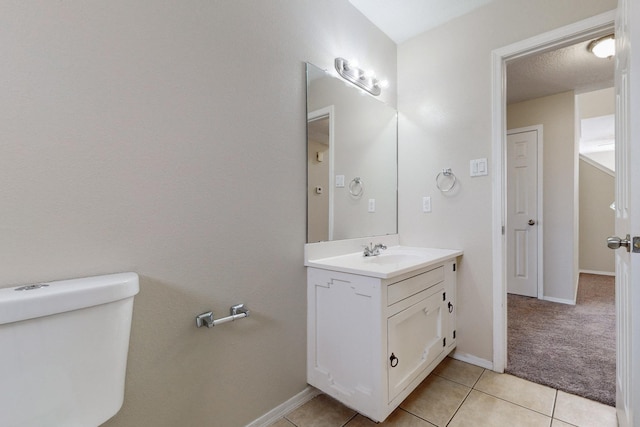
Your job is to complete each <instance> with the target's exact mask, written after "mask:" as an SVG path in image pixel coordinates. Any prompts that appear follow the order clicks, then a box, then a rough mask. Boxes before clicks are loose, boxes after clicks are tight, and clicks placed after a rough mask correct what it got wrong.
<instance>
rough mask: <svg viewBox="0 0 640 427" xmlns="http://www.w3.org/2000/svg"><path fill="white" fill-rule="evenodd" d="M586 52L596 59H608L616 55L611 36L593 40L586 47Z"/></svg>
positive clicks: (614, 43) (613, 38)
mask: <svg viewBox="0 0 640 427" xmlns="http://www.w3.org/2000/svg"><path fill="white" fill-rule="evenodd" d="M587 50H588V51H589V52H591V53H593V54H594V55H595V56H597V57H598V58H606V59H609V58H611V57H613V55H615V54H616V39H615V36H614V35H613V34H609V35H608V36H604V37H600V38H598V39H595V40H594V41H592V42H591V43H589V45H588V46H587Z"/></svg>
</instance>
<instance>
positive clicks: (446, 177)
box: [436, 168, 457, 193]
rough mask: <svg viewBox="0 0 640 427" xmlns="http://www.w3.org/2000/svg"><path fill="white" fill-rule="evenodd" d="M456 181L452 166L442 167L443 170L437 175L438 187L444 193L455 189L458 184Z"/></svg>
mask: <svg viewBox="0 0 640 427" xmlns="http://www.w3.org/2000/svg"><path fill="white" fill-rule="evenodd" d="M456 181H457V178H456V176H455V175H454V174H453V172H451V169H450V168H447V169H442V172H440V173H439V174H438V175H436V187H438V190H440V191H442V192H443V193H446V192H448V191H451V190H453V187H455V186H456ZM447 182H448V185H447Z"/></svg>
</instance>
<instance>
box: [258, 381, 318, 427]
mask: <svg viewBox="0 0 640 427" xmlns="http://www.w3.org/2000/svg"><path fill="white" fill-rule="evenodd" d="M321 393H322V392H321V391H320V390H318V389H317V388H315V387H311V386H307V388H305V389H304V390H302V391H301V392H300V393H298V394H296V395H295V396H293V397H292V398H291V399H289V400H287V401H286V402H284V403H283V404H281V405H278V406H276V407H275V408H273V409H272V410H270V411H269V412H267V413H266V414H264V415H263V416H261V417H260V418H258V419H256V420H254V421H252V422H250V423H249V424H247V425H246V427H267V426H269V425H271V424H273V423H274V422H276V421H277V420H279V419H280V418H282V417H283V416H285V415H286V414H288V413H289V412H291V411H293V410H294V409H296V408H298V407H300V406H302V405H304V404H305V403H307V402H308V401H310V400H311V399H313V398H314V397H316V396H317V395H319V394H321Z"/></svg>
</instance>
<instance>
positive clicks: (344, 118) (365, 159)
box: [307, 64, 398, 243]
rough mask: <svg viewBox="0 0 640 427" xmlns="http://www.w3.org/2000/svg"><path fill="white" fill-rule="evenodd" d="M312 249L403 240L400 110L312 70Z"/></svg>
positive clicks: (309, 111)
mask: <svg viewBox="0 0 640 427" xmlns="http://www.w3.org/2000/svg"><path fill="white" fill-rule="evenodd" d="M307 120H308V122H307V130H308V131H307V153H308V159H307V185H308V189H307V190H308V194H307V242H308V243H313V242H320V241H328V240H340V239H352V238H357V237H368V236H380V235H386V234H395V233H397V176H398V173H397V135H398V131H397V129H398V118H397V113H396V110H395V109H393V108H391V107H389V106H388V105H387V104H385V103H383V102H381V101H379V100H377V99H375V98H373V97H372V96H370V95H368V94H366V93H364V92H363V91H362V90H360V89H357V88H355V87H354V86H352V85H351V84H349V83H347V82H345V81H344V80H342V79H339V78H338V77H334V76H332V75H330V74H328V73H326V72H325V71H324V70H322V69H320V68H318V67H316V66H314V65H312V64H307Z"/></svg>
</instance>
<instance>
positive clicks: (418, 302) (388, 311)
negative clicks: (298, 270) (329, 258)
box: [307, 257, 456, 421]
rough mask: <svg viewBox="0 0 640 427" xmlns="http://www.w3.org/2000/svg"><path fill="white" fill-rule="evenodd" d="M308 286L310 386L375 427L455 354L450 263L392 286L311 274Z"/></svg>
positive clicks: (324, 273)
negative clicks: (370, 420)
mask: <svg viewBox="0 0 640 427" xmlns="http://www.w3.org/2000/svg"><path fill="white" fill-rule="evenodd" d="M307 286H308V288H307V298H308V323H307V328H308V338H307V340H308V344H307V346H308V347H307V350H308V351H307V357H308V360H307V381H308V382H309V384H311V385H313V386H314V387H317V388H319V389H320V390H322V391H323V392H325V393H327V394H328V395H330V396H332V397H334V398H336V399H337V400H339V401H341V402H343V403H344V404H345V405H347V406H349V407H351V408H353V409H355V410H357V411H358V412H360V413H361V414H363V415H365V416H367V417H369V418H371V419H373V420H375V421H383V420H384V419H385V418H387V416H388V415H389V414H390V413H391V412H392V411H393V410H394V409H395V408H396V407H397V406H398V405H399V404H400V403H401V402H402V401H403V400H404V399H405V398H406V397H407V396H408V395H409V394H410V393H411V392H412V391H413V390H414V389H415V387H416V386H417V385H418V384H420V382H421V381H422V380H423V379H424V378H425V377H426V376H427V375H428V374H429V373H430V372H431V371H432V370H433V368H435V367H436V365H437V364H438V363H439V362H440V361H442V359H444V357H445V356H446V355H447V354H449V353H450V352H451V350H453V349H454V347H455V314H456V309H455V293H456V258H455V257H452V258H450V259H447V260H444V261H441V262H439V263H436V264H433V265H430V266H427V267H423V268H420V269H417V270H414V271H411V272H406V273H403V274H401V275H398V276H395V277H393V278H378V277H368V276H364V275H359V274H351V273H345V272H338V271H331V270H327V269H320V268H308V269H307Z"/></svg>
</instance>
